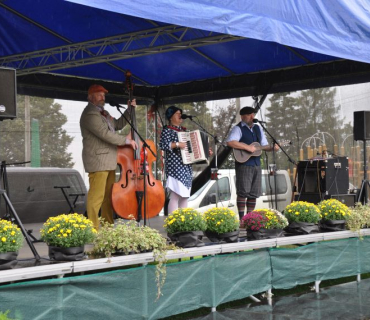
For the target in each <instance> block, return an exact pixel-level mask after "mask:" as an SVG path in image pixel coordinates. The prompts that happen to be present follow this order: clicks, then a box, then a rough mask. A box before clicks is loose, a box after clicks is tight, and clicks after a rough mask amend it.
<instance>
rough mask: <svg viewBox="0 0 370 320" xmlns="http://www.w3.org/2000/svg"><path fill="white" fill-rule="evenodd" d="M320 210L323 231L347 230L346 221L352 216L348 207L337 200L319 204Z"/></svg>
mask: <svg viewBox="0 0 370 320" xmlns="http://www.w3.org/2000/svg"><path fill="white" fill-rule="evenodd" d="M318 207H319V209H320V217H321V221H320V230H321V231H324V232H325V231H342V230H345V229H346V220H347V218H348V217H349V215H350V210H349V209H348V207H347V206H346V205H345V204H344V203H342V202H340V201H338V200H337V199H328V200H324V201H321V202H320V203H319V204H318Z"/></svg>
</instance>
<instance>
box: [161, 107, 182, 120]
mask: <svg viewBox="0 0 370 320" xmlns="http://www.w3.org/2000/svg"><path fill="white" fill-rule="evenodd" d="M178 110H180V112H181V113H182V109H180V108H178V107H176V106H170V107H168V108H167V110H166V112H165V116H166V118H167V120H170V119H171V117H172V116H173V115H174V114H175V113H176V112H177V111H178Z"/></svg>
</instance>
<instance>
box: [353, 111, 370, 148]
mask: <svg viewBox="0 0 370 320" xmlns="http://www.w3.org/2000/svg"><path fill="white" fill-rule="evenodd" d="M353 138H354V139H355V140H356V141H357V140H362V141H364V140H370V111H355V112H354V113H353Z"/></svg>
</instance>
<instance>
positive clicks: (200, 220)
mask: <svg viewBox="0 0 370 320" xmlns="http://www.w3.org/2000/svg"><path fill="white" fill-rule="evenodd" d="M164 223H165V224H164V226H163V227H164V229H165V230H166V231H167V235H168V237H169V238H170V239H171V241H172V242H173V243H174V244H175V245H177V246H179V247H183V248H188V247H200V246H204V242H203V240H202V239H203V236H204V233H203V231H205V230H206V228H207V225H206V221H205V219H204V217H203V215H202V214H200V213H199V212H198V211H197V210H194V209H192V208H179V209H177V210H175V211H173V212H172V213H171V214H170V215H169V216H168V217H167V218H166V219H165V220H164Z"/></svg>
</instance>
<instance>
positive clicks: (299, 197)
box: [294, 193, 357, 207]
mask: <svg viewBox="0 0 370 320" xmlns="http://www.w3.org/2000/svg"><path fill="white" fill-rule="evenodd" d="M356 197H357V195H356V194H354V193H348V194H332V195H325V194H320V193H301V194H296V195H295V196H294V201H307V202H310V203H314V204H318V203H319V202H320V201H322V200H327V199H337V200H339V201H340V202H342V203H344V204H345V205H346V206H347V207H354V206H355V203H356Z"/></svg>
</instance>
